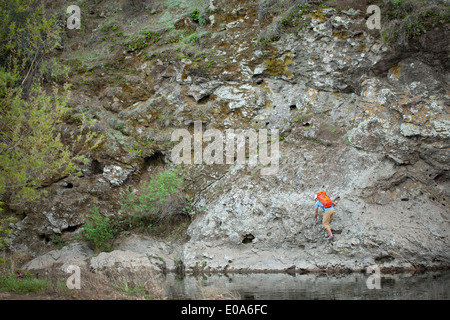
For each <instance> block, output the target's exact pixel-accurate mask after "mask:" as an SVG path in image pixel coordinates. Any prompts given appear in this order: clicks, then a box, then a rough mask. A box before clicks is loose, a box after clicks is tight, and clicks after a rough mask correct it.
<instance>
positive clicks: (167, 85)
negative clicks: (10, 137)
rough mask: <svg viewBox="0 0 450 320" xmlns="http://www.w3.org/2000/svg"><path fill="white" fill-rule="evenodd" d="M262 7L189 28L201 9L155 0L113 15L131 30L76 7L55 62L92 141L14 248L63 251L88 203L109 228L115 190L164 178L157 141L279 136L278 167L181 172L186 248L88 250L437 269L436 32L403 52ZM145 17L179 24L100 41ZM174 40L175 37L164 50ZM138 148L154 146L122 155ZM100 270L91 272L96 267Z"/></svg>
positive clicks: (313, 8)
mask: <svg viewBox="0 0 450 320" xmlns="http://www.w3.org/2000/svg"><path fill="white" fill-rule="evenodd" d="M175 2H176V1H175ZM266 2H267V4H270V1H266ZM262 4H263V2H261V1H260V3H258V2H257V1H212V2H211V3H209V7H208V10H207V11H205V12H208V15H206V16H205V17H204V19H205V21H204V22H203V23H199V22H198V21H195V20H193V18H192V17H190V16H189V15H188V14H186V12H188V13H189V12H192V8H194V7H195V6H196V5H198V4H190V3H188V1H180V2H179V3H178V2H177V6H175V5H173V6H170V5H169V6H168V7H163V6H160V7H159V6H157V5H156V4H155V5H154V7H152V8H149V9H148V10H147V11H150V10H151V13H150V14H142V15H137V16H136V15H134V16H132V17H131V18H130V17H129V16H127V15H125V14H124V17H123V19H124V21H126V19H131V20H132V21H135V23H134V25H133V23H131V24H130V26H128V25H126V24H125V22H123V23H124V24H123V25H122V24H121V22H120V21H119V18H118V16H117V15H115V13H114V10H113V9H112V8H111V7H108V5H107V3H102V2H100V3H99V4H98V5H96V6H92V7H90V10H91V11H92V12H90V17H91V18H92V19H91V21H88V19H86V21H87V22H86V23H87V26H86V28H87V29H89V30H92V34H91V35H90V36H89V37H85V38H83V37H82V36H80V35H77V34H76V33H70V34H69V36H70V38H69V39H68V40H67V42H68V44H67V45H66V49H65V51H64V53H63V54H62V56H61V58H62V59H66V61H67V62H68V63H72V65H75V66H77V65H78V67H79V68H78V69H77V70H78V71H77V72H76V73H74V74H73V79H72V81H73V83H74V84H75V88H74V90H76V95H75V96H74V98H73V105H74V110H76V111H78V112H82V111H83V112H88V113H89V114H91V116H92V118H93V119H94V122H93V125H92V130H96V131H98V132H101V133H103V134H104V135H105V137H106V142H105V143H104V144H103V147H102V149H101V150H99V151H97V152H95V153H93V154H92V155H91V160H92V161H91V163H90V164H89V165H88V166H85V167H83V170H82V175H80V176H78V177H68V178H64V179H62V180H60V181H57V182H54V183H52V184H50V185H49V186H48V187H47V188H48V189H49V191H50V192H49V195H48V196H47V197H46V198H45V199H43V200H42V201H41V202H40V203H39V204H38V205H34V206H30V207H29V208H21V209H16V212H19V213H22V214H23V217H24V218H23V220H22V221H20V222H19V223H18V224H17V228H18V229H17V231H16V233H15V240H14V245H15V246H16V248H18V249H21V250H26V251H29V252H33V251H37V250H38V249H40V248H42V244H43V243H46V242H48V240H49V239H51V238H52V237H53V236H54V235H55V234H62V235H63V238H65V239H67V240H68V241H70V240H73V239H75V236H74V234H75V233H76V231H77V230H79V229H80V227H82V224H83V223H84V221H85V217H86V214H87V211H88V210H89V208H91V207H92V206H93V205H94V204H95V205H97V206H99V207H100V208H101V209H102V211H103V212H105V213H108V214H110V215H118V212H119V200H120V194H121V192H122V191H123V190H124V189H125V188H126V187H128V186H133V187H137V186H139V183H142V182H143V181H145V180H146V179H148V177H149V175H151V174H152V173H153V172H156V171H157V170H158V168H163V167H170V166H172V165H173V163H172V162H171V147H172V146H173V144H172V145H171V144H170V143H169V142H170V136H171V133H172V132H173V131H174V130H175V129H189V130H192V129H193V122H194V121H202V124H203V130H206V129H207V128H210V129H211V128H215V129H218V130H221V131H222V132H225V130H226V129H248V128H252V129H254V130H256V131H258V130H261V129H267V130H269V131H270V130H275V129H277V130H279V137H280V138H279V141H278V146H279V153H280V157H279V168H278V170H276V171H275V172H274V173H273V174H270V175H261V172H260V169H261V167H260V166H259V165H258V164H256V165H251V164H248V163H246V164H242V163H234V164H231V165H228V164H223V165H207V164H205V163H203V164H195V165H194V164H191V165H183V170H184V171H185V173H186V175H187V177H189V179H190V181H191V182H192V183H191V184H190V185H189V192H190V193H191V194H193V195H194V200H195V201H194V205H195V209H196V210H195V212H193V213H192V222H191V224H190V226H189V228H188V230H187V235H188V239H187V240H186V241H185V242H184V243H181V244H180V243H178V244H176V245H175V244H164V245H161V246H160V247H158V248H159V249H155V246H154V245H150V244H149V245H143V246H134V245H125V247H124V245H123V244H118V246H117V247H116V248H117V249H118V250H116V251H113V252H112V253H102V256H105V257H109V258H108V259H112V260H108V261H113V260H114V259H115V257H117V256H118V254H119V253H124V252H127V254H128V255H130V256H133V254H131V253H133V252H134V254H135V255H139V257H140V256H141V255H143V256H145V255H146V256H155V252H150V251H152V250H153V251H154V250H156V251H158V255H159V256H162V255H164V254H166V255H168V256H170V257H168V258H167V260H166V261H169V260H170V259H172V260H170V261H172V262H171V263H173V261H175V260H180V261H182V262H183V263H184V265H185V266H186V268H188V269H194V268H197V269H198V268H199V266H201V268H203V269H205V270H208V269H213V270H224V271H226V270H285V269H291V270H292V269H305V270H307V269H317V268H320V269H322V268H325V269H326V268H337V269H361V268H365V267H367V266H369V265H374V264H378V265H381V266H386V267H389V266H395V267H414V266H448V265H449V263H450V256H449V250H448V249H449V247H450V239H449V231H448V230H449V219H450V213H449V204H450V202H449V197H450V195H449V191H448V190H449V171H448V170H449V163H450V152H449V142H450V118H449V104H448V90H449V87H448V70H449V69H448V68H449V66H448V38H449V37H448V23H447V24H445V23H439V24H437V25H436V26H435V28H433V29H430V30H428V32H427V33H426V34H425V35H423V36H422V37H420V38H418V37H417V38H413V39H412V40H411V41H410V42H409V43H408V44H406V45H404V46H403V47H402V48H401V49H399V48H393V47H392V46H388V45H387V44H385V42H384V41H383V39H382V38H381V37H380V34H379V31H378V30H369V29H368V28H367V26H366V24H365V22H366V20H365V19H366V18H367V16H368V14H366V13H365V11H364V10H362V11H358V10H354V9H353V8H347V9H346V10H341V8H338V7H336V6H327V5H325V4H323V3H320V4H319V3H314V2H310V3H306V2H302V1H298V3H295V4H294V2H292V4H291V3H290V4H291V5H293V6H287V7H286V8H283V7H280V8H281V9H280V8H278V7H272V11H270V10H268V11H267V12H266V11H264V10H263V9H264V7H263V6H262ZM281 4H285V3H284V1H282V2H280V6H281ZM124 8H125V7H124ZM125 9H126V8H125ZM125 9H124V10H125ZM275 9H277V10H278V11H277V10H275ZM288 9H289V10H288ZM125 11H126V10H125ZM149 17H150V18H149ZM114 19H115V20H114ZM146 19H150V20H151V21H153V22H155V23H156V22H158V23H159V26H161V25H164V23H166V22H167V21H171V22H174V24H173V25H174V26H175V27H174V28H175V29H170V31H164V30H165V29H164V28H160V29H158V30H160V32H159V34H160V35H161V37H162V40H158V42H155V43H153V44H150V45H149V46H148V47H145V48H140V49H134V48H128V49H124V47H123V46H122V47H120V46H117V44H116V43H114V42H113V43H112V44H111V43H109V42H108V41H104V43H102V42H101V41H100V43H99V40H98V38H99V37H100V36H102V35H103V36H104V37H107V38H108V39H109V38H111V39H112V38H113V37H114V36H115V33H113V32H112V31H111V30H112V29H108V28H109V27H108V28H105V29H104V30H103V29H102V26H108V23H110V22H111V21H113V23H110V25H111V26H114V25H115V24H117V25H118V26H120V28H121V29H119V30H122V32H124V34H127V32H128V33H129V34H132V32H135V34H136V30H137V29H138V28H142V26H144V25H146V24H145V22H146V21H147V20H146ZM108 21H109V22H108ZM157 25H158V24H157ZM133 28H134V29H133ZM102 30H103V31H102ZM105 30H106V31H105ZM133 30H134V31H133ZM161 30H163V31H161ZM174 30H176V31H180V30H181V31H183V32H184V35H185V36H186V37H185V38H184V40H182V41H180V42H176V41H174V42H170V39H171V38H170V37H171V36H172V35H173V34H172V33H171V32H175V31H174ZM186 30H187V31H186ZM102 32H103V33H102ZM188 34H190V35H191V36H192V35H195V38H194V36H192V39H190V40H192V41H193V43H194V46H192V43H190V42H189V41H190V40H189V37H191V36H188ZM186 39H188V40H187V41H186ZM265 39H269V40H270V41H268V40H265ZM147 40H148V41H149V42H151V41H154V37H153V38H152V40H149V39H147ZM159 41H165V43H162V44H161V42H159ZM160 44H161V45H160ZM180 48H181V49H180ZM183 50H184V51H183ZM101 52H104V54H100V53H101ZM82 54H90V56H85V58H84V59H82V58H81V55H82ZM74 57H79V58H77V59H78V60H76V59H74ZM77 61H78V62H77ZM77 63H78V64H77ZM82 67H83V68H84V69H83V68H82ZM74 79H76V81H75V80H74ZM191 132H192V131H191ZM144 138H145V141H149V140H151V141H152V143H151V144H150V145H149V146H148V147H147V145H145V144H139V145H138V147H135V148H133V146H134V145H136V142H137V141H138V142H139V141H142V139H144ZM246 161H247V162H249V161H250V159H249V158H247V159H246ZM321 190H324V191H327V193H328V194H329V195H330V196H331V197H332V198H336V197H339V198H340V202H339V204H338V206H337V207H336V213H335V216H334V219H333V221H332V224H331V226H332V230H333V232H334V234H335V239H334V240H333V241H326V240H324V239H323V236H324V234H325V231H324V229H323V228H322V226H321V224H320V223H318V224H314V201H313V196H314V194H315V193H316V192H318V191H321ZM30 240H32V241H31V242H30ZM33 241H34V244H32V242H33ZM136 241H143V240H136ZM146 241H147V240H146ZM148 241H149V243H153V242H151V240H150V239H148ZM38 244H39V245H38ZM44 247H45V246H44ZM163 247H164V248H166V249H167V250H166V249H164V248H163ZM46 248H49V247H48V246H47V247H46ZM50 248H51V247H50ZM136 248H140V249H139V250H137V249H136ZM142 248H147V249H142ZM161 248H162V249H161ZM174 248H175V249H174ZM47 250H48V249H47ZM136 250H137V251H136ZM130 252H131V253H130ZM83 257H85V258H83V259H88V258H89V257H90V255H89V254H86V255H85V256H83ZM100 258H101V257H100V256H98V257H96V258H95V259H96V260H95V261H93V262H92V261H91V263H93V265H96V266H101V265H106V264H107V263H106V262H105V263H103V264H102V262H101V261H99V259H100ZM121 259H122V260H121ZM123 259H125V258H123V257H121V258H120V259H119V260H120V261H123ZM139 259H140V258H139ZM139 259H138V260H139ZM135 260H136V259H135ZM135 260H134V261H135ZM144 260H145V259H144ZM144 260H143V261H144ZM105 261H107V259H106V260H105ZM114 261H116V260H114ZM145 263H146V264H147V263H148V261H147V260H145ZM172 266H174V265H172ZM165 267H167V266H165Z"/></svg>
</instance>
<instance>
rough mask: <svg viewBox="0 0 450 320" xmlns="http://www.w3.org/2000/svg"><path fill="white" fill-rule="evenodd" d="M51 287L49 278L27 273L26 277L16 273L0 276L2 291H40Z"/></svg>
mask: <svg viewBox="0 0 450 320" xmlns="http://www.w3.org/2000/svg"><path fill="white" fill-rule="evenodd" d="M48 287H49V281H48V280H47V279H38V278H36V277H33V276H30V275H27V276H26V277H25V278H24V279H21V278H18V277H17V276H16V275H14V274H10V275H9V276H0V291H6V292H15V293H21V294H26V293H38V292H40V291H42V290H45V289H47V288H48Z"/></svg>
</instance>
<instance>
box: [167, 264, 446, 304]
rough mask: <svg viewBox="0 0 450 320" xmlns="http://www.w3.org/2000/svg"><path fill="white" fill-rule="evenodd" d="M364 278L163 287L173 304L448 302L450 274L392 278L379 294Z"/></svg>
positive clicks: (237, 280) (201, 279)
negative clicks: (222, 300)
mask: <svg viewBox="0 0 450 320" xmlns="http://www.w3.org/2000/svg"><path fill="white" fill-rule="evenodd" d="M369 277H370V275H368V274H364V273H355V274H343V275H314V274H294V275H290V274H285V273H269V274H260V273H256V274H228V275H224V274H213V275H207V276H197V277H194V276H186V277H185V278H184V279H182V280H180V279H176V278H175V276H174V275H168V276H167V277H166V279H165V281H164V284H163V285H164V287H165V290H166V294H167V296H168V298H169V299H203V298H207V299H214V294H232V295H233V296H235V297H238V298H239V299H241V300H316V299H324V300H353V299H362V300H366V299H370V300H410V299H414V300H449V299H450V272H449V271H447V272H426V273H422V274H410V273H401V274H389V275H381V277H380V278H379V280H380V281H379V282H378V283H379V289H378V288H373V289H369V287H368V285H367V282H368V280H369V282H371V283H375V282H374V281H371V280H373V279H374V278H370V279H369Z"/></svg>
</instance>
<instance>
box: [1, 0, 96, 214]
mask: <svg viewBox="0 0 450 320" xmlns="http://www.w3.org/2000/svg"><path fill="white" fill-rule="evenodd" d="M62 30H63V29H62V27H61V24H60V23H59V22H58V19H57V18H56V17H55V16H50V15H49V14H48V13H47V12H46V11H45V8H44V2H40V1H37V0H12V1H1V2H0V39H1V41H0V132H1V135H0V171H1V172H2V174H1V175H0V205H2V204H4V203H6V204H8V205H16V206H18V205H21V204H23V203H24V202H28V201H34V200H36V199H38V198H39V197H40V196H41V195H42V194H43V193H44V192H45V190H44V189H43V188H40V186H41V185H42V184H44V181H51V179H53V178H55V176H60V175H61V174H70V173H73V172H75V171H76V168H75V162H77V161H87V159H86V158H85V157H83V156H81V154H82V152H85V151H87V150H86V149H84V148H83V145H85V143H86V142H87V141H89V140H91V138H92V136H89V135H88V134H86V135H81V134H79V135H78V136H77V137H76V138H73V137H72V138H73V140H74V141H73V145H69V144H68V143H66V144H64V143H63V141H62V139H61V135H60V132H61V128H62V125H63V120H64V117H65V116H66V115H67V113H68V112H69V110H70V108H69V107H68V105H67V102H68V100H69V95H70V91H69V87H68V86H64V89H63V90H56V89H55V90H54V91H53V92H50V90H49V91H46V90H45V89H43V86H42V85H43V83H42V82H43V81H42V79H43V77H42V75H43V73H48V72H50V71H51V73H52V74H54V76H55V77H59V76H60V75H64V74H66V75H67V73H68V70H66V69H64V68H63V70H59V71H58V70H56V69H58V67H60V65H59V64H58V63H54V62H52V63H50V64H49V63H47V62H46V60H48V58H49V56H50V54H51V53H52V52H53V51H54V50H55V49H56V48H58V47H59V46H60V43H59V41H60V39H61V33H62ZM59 69H60V68H59ZM83 125H84V122H83ZM74 150H77V152H76V153H75V152H74ZM0 211H1V208H0Z"/></svg>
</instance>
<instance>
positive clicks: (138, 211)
mask: <svg viewBox="0 0 450 320" xmlns="http://www.w3.org/2000/svg"><path fill="white" fill-rule="evenodd" d="M189 209H190V207H189V198H188V197H187V196H186V195H185V194H184V192H183V178H181V177H179V175H178V170H176V169H173V170H165V171H163V172H160V173H158V174H157V175H155V176H153V177H152V178H151V179H150V180H149V181H148V184H147V185H146V186H145V187H144V188H143V189H142V190H136V191H130V190H128V191H127V192H126V193H125V194H124V196H123V198H122V201H121V212H122V213H123V214H125V215H127V216H128V217H129V219H128V223H129V224H130V226H136V224H140V225H138V226H143V225H144V224H145V225H146V227H147V229H150V228H151V227H152V226H153V225H155V224H159V223H161V222H162V221H163V220H164V219H166V218H168V217H171V216H172V215H174V214H180V215H185V214H186V211H187V210H189Z"/></svg>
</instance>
